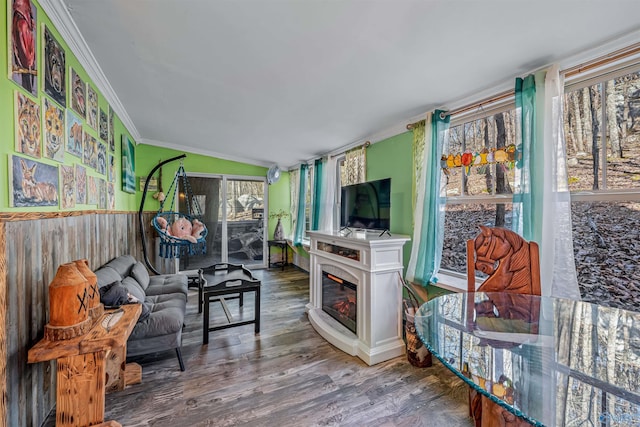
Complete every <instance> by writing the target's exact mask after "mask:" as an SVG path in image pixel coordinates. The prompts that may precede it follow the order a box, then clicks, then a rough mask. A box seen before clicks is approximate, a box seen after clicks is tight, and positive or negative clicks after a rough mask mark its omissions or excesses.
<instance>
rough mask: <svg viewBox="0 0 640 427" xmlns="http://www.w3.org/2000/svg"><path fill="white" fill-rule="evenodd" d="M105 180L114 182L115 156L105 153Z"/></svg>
mask: <svg viewBox="0 0 640 427" xmlns="http://www.w3.org/2000/svg"><path fill="white" fill-rule="evenodd" d="M107 181H109V182H116V156H114V155H113V154H108V155H107Z"/></svg>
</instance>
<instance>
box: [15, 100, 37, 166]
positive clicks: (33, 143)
mask: <svg viewBox="0 0 640 427" xmlns="http://www.w3.org/2000/svg"><path fill="white" fill-rule="evenodd" d="M15 117H16V123H15V128H16V151H17V152H19V153H24V154H27V155H29V156H31V157H37V158H40V157H42V154H41V148H40V132H41V131H40V129H41V128H40V107H39V106H38V104H36V103H35V102H34V101H32V100H31V98H29V97H28V96H27V95H25V94H23V93H22V92H20V91H16V92H15Z"/></svg>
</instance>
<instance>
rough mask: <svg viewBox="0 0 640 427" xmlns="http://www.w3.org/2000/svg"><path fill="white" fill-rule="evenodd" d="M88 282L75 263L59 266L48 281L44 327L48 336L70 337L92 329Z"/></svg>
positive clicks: (53, 337)
mask: <svg viewBox="0 0 640 427" xmlns="http://www.w3.org/2000/svg"><path fill="white" fill-rule="evenodd" d="M88 286H89V284H88V282H87V280H86V279H85V278H84V276H83V275H82V274H81V273H80V272H79V271H78V268H77V267H76V265H75V264H74V263H72V262H70V263H67V264H62V265H61V266H60V267H58V271H57V272H56V275H55V277H54V278H53V280H52V281H51V283H50V284H49V323H47V324H46V325H45V331H44V336H45V338H46V339H48V340H50V341H59V340H68V339H71V338H75V337H77V336H79V335H84V334H86V333H87V332H89V329H90V328H91V319H90V318H89V295H88V291H87V288H88Z"/></svg>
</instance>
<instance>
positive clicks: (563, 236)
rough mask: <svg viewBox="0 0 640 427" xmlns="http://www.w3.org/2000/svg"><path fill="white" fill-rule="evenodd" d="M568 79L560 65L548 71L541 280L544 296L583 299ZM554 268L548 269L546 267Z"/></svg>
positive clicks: (545, 92) (545, 90)
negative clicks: (567, 130) (568, 133)
mask: <svg viewBox="0 0 640 427" xmlns="http://www.w3.org/2000/svg"><path fill="white" fill-rule="evenodd" d="M563 95H564V79H563V78H562V77H561V76H560V73H559V69H558V66H557V65H553V66H552V67H550V68H549V69H548V70H547V74H546V78H545V87H544V112H543V118H542V119H543V123H544V135H543V141H544V164H545V174H544V177H545V178H544V184H543V185H544V190H543V203H542V206H543V208H542V239H541V242H540V265H541V266H542V268H541V269H540V276H541V277H540V279H541V282H542V294H543V295H552V296H557V297H564V298H573V299H580V290H579V288H578V280H577V276H576V267H575V261H574V255H573V233H572V228H571V197H570V193H569V184H568V178H567V155H566V147H565V139H564V121H563V111H562V110H563ZM551 265H552V266H553V268H545V266H551Z"/></svg>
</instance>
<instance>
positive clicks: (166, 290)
mask: <svg viewBox="0 0 640 427" xmlns="http://www.w3.org/2000/svg"><path fill="white" fill-rule="evenodd" d="M95 274H96V276H97V277H98V287H99V288H102V287H104V286H108V285H110V284H112V283H114V282H121V283H122V285H124V286H125V287H126V288H127V290H128V292H129V293H130V294H131V295H133V296H135V297H136V298H137V299H139V300H140V301H144V303H145V305H146V306H147V307H148V308H149V311H150V314H149V317H147V318H146V319H145V320H141V321H139V322H138V323H137V324H136V326H135V327H134V328H133V332H132V333H131V335H130V336H129V340H128V341H127V356H137V355H141V354H147V353H156V352H160V351H165V350H169V349H173V348H175V349H176V354H177V356H178V362H179V363H180V370H182V371H184V370H185V368H184V363H183V361H182V353H181V351H180V347H181V346H182V327H183V325H184V315H185V312H186V308H187V292H188V290H187V276H185V275H183V274H165V275H159V276H149V272H148V271H147V269H146V267H145V266H144V264H142V263H141V262H139V261H137V260H136V259H135V258H134V257H133V256H131V255H122V256H119V257H117V258H114V259H112V260H111V261H109V262H108V263H106V264H105V265H103V266H101V267H100V268H98V269H97V270H96V271H95Z"/></svg>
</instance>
